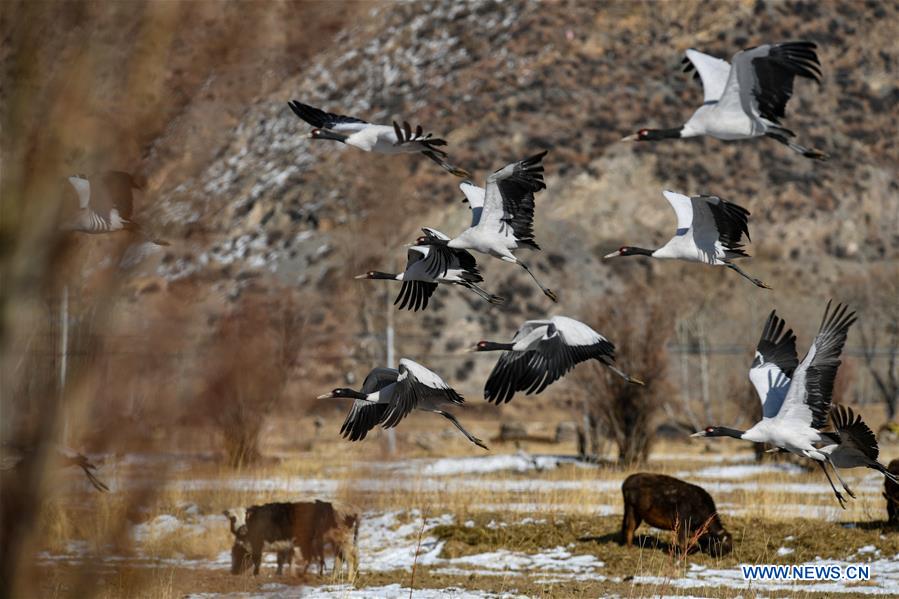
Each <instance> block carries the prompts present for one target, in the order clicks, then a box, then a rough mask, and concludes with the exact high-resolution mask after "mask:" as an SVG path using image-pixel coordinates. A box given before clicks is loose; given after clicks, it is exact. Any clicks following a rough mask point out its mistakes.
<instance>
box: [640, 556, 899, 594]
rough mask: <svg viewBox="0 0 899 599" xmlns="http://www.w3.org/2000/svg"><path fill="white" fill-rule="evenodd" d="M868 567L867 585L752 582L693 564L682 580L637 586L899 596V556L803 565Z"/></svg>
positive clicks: (657, 579)
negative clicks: (868, 578)
mask: <svg viewBox="0 0 899 599" xmlns="http://www.w3.org/2000/svg"><path fill="white" fill-rule="evenodd" d="M861 563H865V564H867V565H868V566H870V568H871V580H869V581H867V582H859V583H855V582H850V581H844V580H836V581H824V582H809V581H783V582H780V581H776V582H775V581H752V582H751V583H750V582H747V581H745V580H743V574H742V571H741V570H740V568H739V567H735V568H721V569H717V568H707V567H705V566H699V565H697V564H691V566H690V570H689V571H688V572H687V573H686V575H685V576H683V577H682V578H663V577H661V576H635V577H634V582H635V583H636V584H652V585H668V586H671V587H676V588H681V589H695V588H702V587H709V586H722V587H727V588H731V589H746V590H749V589H750V588H751V589H752V590H755V591H781V592H789V593H792V594H798V593H846V592H852V593H861V594H865V595H888V596H892V597H895V596H897V595H899V555H895V556H893V557H890V558H882V559H876V560H872V561H867V562H865V561H864V560H862V559H854V558H853V559H852V561H844V560H830V559H828V560H824V559H820V558H818V559H816V560H814V561H811V562H805V563H804V564H801V565H810V566H833V565H836V566H841V567H842V568H844V569H845V568H846V566H849V565H859V564H861Z"/></svg>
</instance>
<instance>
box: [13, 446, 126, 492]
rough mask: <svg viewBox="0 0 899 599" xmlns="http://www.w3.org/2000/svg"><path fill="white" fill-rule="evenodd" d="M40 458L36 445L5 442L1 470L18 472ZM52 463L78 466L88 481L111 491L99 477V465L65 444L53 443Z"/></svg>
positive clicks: (98, 487)
mask: <svg viewBox="0 0 899 599" xmlns="http://www.w3.org/2000/svg"><path fill="white" fill-rule="evenodd" d="M37 459H39V458H38V452H37V451H36V450H35V448H34V447H23V446H21V445H16V444H10V443H4V444H3V445H2V455H0V470H4V471H7V470H11V471H13V472H14V473H16V474H18V473H19V472H22V471H23V470H24V469H26V468H29V467H31V466H32V465H33V464H34V463H35V460H37ZM50 463H51V464H52V465H54V466H56V467H59V468H68V467H72V466H77V467H79V468H81V470H82V471H83V472H84V476H85V477H87V480H88V482H89V483H90V484H91V485H92V486H93V487H94V488H95V489H97V490H98V491H102V492H106V491H109V487H108V486H106V484H105V483H104V482H103V481H101V480H100V479H98V478H97V476H96V474H94V471H95V470H96V469H97V465H96V464H94V463H93V462H91V461H90V459H88V457H87V456H86V455H84V454H83V453H80V452H78V451H75V450H74V449H71V448H69V447H65V446H63V445H57V444H54V445H52V455H51V456H50Z"/></svg>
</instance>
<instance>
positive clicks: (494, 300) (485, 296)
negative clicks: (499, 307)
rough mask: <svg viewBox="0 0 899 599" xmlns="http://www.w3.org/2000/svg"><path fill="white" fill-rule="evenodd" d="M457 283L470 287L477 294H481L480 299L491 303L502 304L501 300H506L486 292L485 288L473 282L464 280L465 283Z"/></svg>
mask: <svg viewBox="0 0 899 599" xmlns="http://www.w3.org/2000/svg"><path fill="white" fill-rule="evenodd" d="M459 284H460V285H462V286H463V287H466V288H468V289H471V290H472V291H474V292H475V293H477V294H478V295H479V296H481V298H482V299H484V300H486V301H487V302H489V303H491V304H502V303H503V302H505V301H506V299H505V298H503V297H500V296H498V295H493V294H492V293H488V292H487V291H486V290H484V289H482V288H481V287H479V286H478V285H476V284H475V283H470V282H465V283H459Z"/></svg>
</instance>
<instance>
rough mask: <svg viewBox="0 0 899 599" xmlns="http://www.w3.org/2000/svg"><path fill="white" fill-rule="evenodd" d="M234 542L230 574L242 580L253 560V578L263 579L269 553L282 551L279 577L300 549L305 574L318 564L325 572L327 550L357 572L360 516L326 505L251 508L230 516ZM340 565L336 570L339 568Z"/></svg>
mask: <svg viewBox="0 0 899 599" xmlns="http://www.w3.org/2000/svg"><path fill="white" fill-rule="evenodd" d="M224 513H225V516H227V517H228V520H229V521H230V523H231V532H232V533H233V534H234V537H235V542H234V546H233V547H232V549H231V572H232V573H233V574H239V573H241V572H243V571H245V570H246V569H247V568H248V567H249V563H250V561H251V560H252V563H253V574H259V568H260V565H261V563H262V552H263V551H264V550H270V551H277V553H278V574H281V570H282V566H283V565H284V564H287V567H288V570H289V569H290V567H291V564H292V561H293V549H294V547H299V549H300V551H301V553H302V555H303V561H304V566H305V567H304V569H303V573H304V574H305V573H306V571H308V569H309V565H310V564H312V563H313V562H318V565H319V574H322V573H323V572H324V566H325V549H326V548H328V547H330V548H331V549H332V551H333V552H334V554H335V556H336V557H337V558H338V559H339V560H342V561H345V562H346V563H347V564H348V566H349V568H350V569H351V570H354V569H355V567H356V562H357V559H356V540H357V537H358V527H359V517H358V514H357V513H356V512H355V511H352V510H349V509H346V508H340V507H337V508H335V507H334V506H333V505H332V504H331V503H329V502H327V501H318V500H317V501H315V502H297V503H269V504H265V505H260V506H253V507H249V508H233V509H230V510H226V511H225V512H224ZM336 565H337V564H336V563H335V567H336Z"/></svg>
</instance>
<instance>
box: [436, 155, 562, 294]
mask: <svg viewBox="0 0 899 599" xmlns="http://www.w3.org/2000/svg"><path fill="white" fill-rule="evenodd" d="M544 156H546V151H543V152H540V153H539V154H537V155H535V156H531V157H530V158H525V159H524V160H519V161H518V162H513V163H511V164H507V165H506V166H504V167H503V168H501V169H499V170H498V171H496V172H495V173H493V174H492V175H490V176H489V177H487V186H486V188H484V189H483V191H480V189H481V188H479V187H477V186H476V185H472V184H471V183H468V182H465V183H462V184H461V185H460V187H461V189H462V192H463V193H464V194H465V196H466V198H467V199H468V202H469V204H470V206H471V208H472V224H471V226H470V227H469V228H468V229H466V230H465V231H462V233H460V234H459V235H458V236H456V237H455V238H454V239H451V240H450V241H449V243H448V244H447V245H448V246H449V247H451V248H459V249H465V250H474V251H476V252H480V253H482V254H487V255H489V256H493V257H494V258H499V259H500V260H503V261H505V262H511V263H512V264H518V265H519V266H521V267H522V268H523V269H524V270H525V271H527V273H528V274H529V275H531V278H532V279H534V282H535V283H537V285H538V286H539V287H540V289H541V290H542V291H543V293H544V294H545V295H546V296H547V297H548V298H550V299H551V300H552V301H554V302H555V301H558V298H557V297H556V294H555V293H553V292H552V290H550V289H547V288H546V287H544V286H543V283H541V282H540V281H539V280H538V279H537V277H536V276H534V273H533V272H532V271H531V269H530V268H528V266H527V264H525V263H524V262H523V261H522V260H521V259H520V258H518V257H517V256H515V254H514V253H513V252H514V251H515V250H518V249H521V248H527V249H531V250H539V249H540V246H539V245H537V242H536V241H535V240H534V193H536V192H538V191H540V190H541V189H546V184H545V183H544V182H543V157H544Z"/></svg>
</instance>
